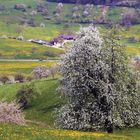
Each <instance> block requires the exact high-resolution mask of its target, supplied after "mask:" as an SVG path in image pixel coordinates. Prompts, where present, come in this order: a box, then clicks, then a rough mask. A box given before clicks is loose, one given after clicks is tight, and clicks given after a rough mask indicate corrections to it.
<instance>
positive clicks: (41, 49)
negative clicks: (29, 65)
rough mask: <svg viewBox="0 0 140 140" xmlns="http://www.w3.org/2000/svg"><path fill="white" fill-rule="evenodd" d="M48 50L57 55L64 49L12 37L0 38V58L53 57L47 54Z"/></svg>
mask: <svg viewBox="0 0 140 140" xmlns="http://www.w3.org/2000/svg"><path fill="white" fill-rule="evenodd" d="M49 52H50V53H52V54H54V56H56V57H58V56H59V55H60V54H62V53H63V52H64V51H63V50H61V49H57V48H52V47H47V46H42V45H37V44H34V43H30V42H24V41H18V40H14V39H0V58H19V59H20V58H22V59H28V58H29V59H40V58H42V59H48V58H52V59H53V57H50V56H48V55H47V53H49Z"/></svg>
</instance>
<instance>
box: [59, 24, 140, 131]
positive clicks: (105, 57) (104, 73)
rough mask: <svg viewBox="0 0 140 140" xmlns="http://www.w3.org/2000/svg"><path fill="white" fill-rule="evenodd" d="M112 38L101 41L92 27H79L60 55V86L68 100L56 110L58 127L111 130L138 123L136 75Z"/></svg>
mask: <svg viewBox="0 0 140 140" xmlns="http://www.w3.org/2000/svg"><path fill="white" fill-rule="evenodd" d="M114 39H115V36H113V35H111V36H109V37H108V38H105V39H104V40H103V39H101V38H100V36H99V32H98V30H97V29H96V28H93V27H91V26H90V27H88V28H83V29H82V30H81V31H80V32H79V33H78V35H77V40H76V41H75V42H74V44H73V46H72V48H71V49H70V50H69V51H68V52H67V53H66V55H64V56H63V58H62V62H61V66H60V70H61V73H62V78H61V80H60V84H61V87H60V89H62V90H63V94H64V95H65V96H66V97H67V99H68V103H67V104H66V105H65V106H64V107H62V109H61V110H60V111H59V112H60V113H59V115H58V120H57V123H58V125H59V126H60V127H62V128H66V129H74V130H99V129H105V130H106V131H107V132H109V133H112V132H113V128H115V127H120V128H121V127H132V126H136V125H139V124H140V103H139V100H140V96H139V94H138V83H137V81H136V80H137V78H136V77H137V76H135V75H134V74H133V73H132V72H131V71H129V67H128V64H127V57H126V56H125V55H124V53H123V47H121V46H119V45H118V44H117V43H116V41H115V40H114ZM62 90H61V91H62Z"/></svg>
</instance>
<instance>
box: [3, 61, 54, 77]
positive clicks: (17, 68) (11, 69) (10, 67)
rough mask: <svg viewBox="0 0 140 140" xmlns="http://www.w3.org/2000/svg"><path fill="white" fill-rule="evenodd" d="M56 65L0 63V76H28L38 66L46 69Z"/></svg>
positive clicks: (48, 63)
mask: <svg viewBox="0 0 140 140" xmlns="http://www.w3.org/2000/svg"><path fill="white" fill-rule="evenodd" d="M54 64H56V62H55V61H51V60H50V61H49V60H48V61H37V62H33V61H23V62H22V61H21V62H20V61H13V62H12V61H0V75H1V76H2V75H16V74H22V75H25V76H27V75H30V74H31V72H32V70H33V69H34V68H35V67H38V66H46V67H48V68H50V67H52V66H53V65H54Z"/></svg>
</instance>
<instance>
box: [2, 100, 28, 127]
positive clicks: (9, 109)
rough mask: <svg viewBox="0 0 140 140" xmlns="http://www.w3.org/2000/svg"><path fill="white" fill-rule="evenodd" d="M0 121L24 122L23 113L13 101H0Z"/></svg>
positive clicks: (21, 123)
mask: <svg viewBox="0 0 140 140" xmlns="http://www.w3.org/2000/svg"><path fill="white" fill-rule="evenodd" d="M0 123H15V124H20V125H23V124H25V118H24V114H23V113H22V112H21V110H20V109H19V106H18V105H17V104H16V103H15V102H11V103H7V102H2V101H1V102H0Z"/></svg>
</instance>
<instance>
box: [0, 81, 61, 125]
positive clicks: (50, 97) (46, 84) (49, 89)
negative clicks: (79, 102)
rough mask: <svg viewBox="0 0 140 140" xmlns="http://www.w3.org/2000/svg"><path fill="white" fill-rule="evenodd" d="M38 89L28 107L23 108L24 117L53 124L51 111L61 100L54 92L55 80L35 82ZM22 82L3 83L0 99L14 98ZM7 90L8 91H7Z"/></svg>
mask: <svg viewBox="0 0 140 140" xmlns="http://www.w3.org/2000/svg"><path fill="white" fill-rule="evenodd" d="M35 84H36V86H37V88H38V89H39V91H40V95H39V96H38V98H37V99H36V100H33V101H32V103H31V104H30V107H29V108H28V109H26V110H25V113H26V118H27V119H31V120H37V121H42V122H45V123H46V124H47V125H51V126H52V125H53V120H54V118H53V111H54V109H55V108H56V107H58V106H60V105H61V103H62V100H61V99H60V98H59V97H58V96H57V94H56V88H57V86H58V81H57V80H52V79H50V80H49V79H48V80H42V81H36V82H35ZM21 85H22V84H14V85H5V86H1V88H0V99H5V100H8V101H11V100H14V98H15V94H16V92H17V90H18V89H19V88H20V87H21ZM7 91H8V92H7Z"/></svg>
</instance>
